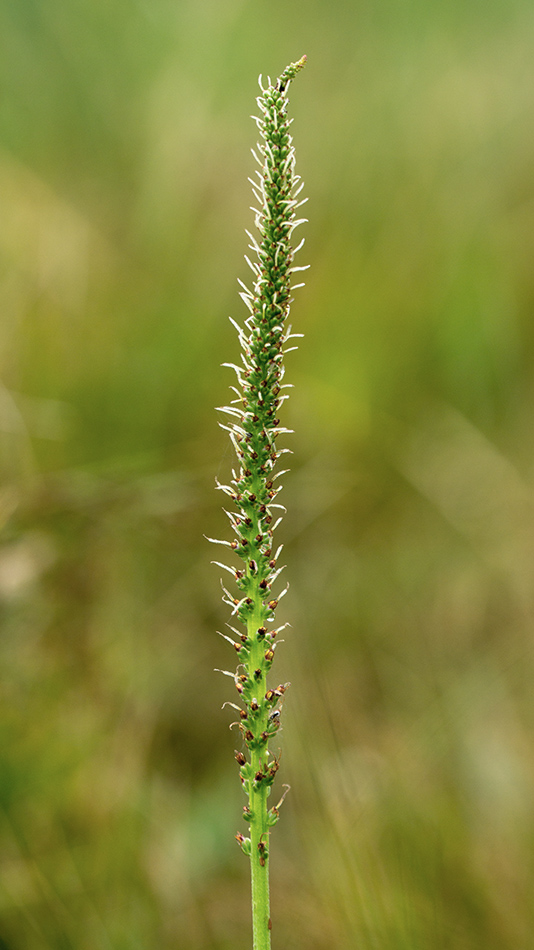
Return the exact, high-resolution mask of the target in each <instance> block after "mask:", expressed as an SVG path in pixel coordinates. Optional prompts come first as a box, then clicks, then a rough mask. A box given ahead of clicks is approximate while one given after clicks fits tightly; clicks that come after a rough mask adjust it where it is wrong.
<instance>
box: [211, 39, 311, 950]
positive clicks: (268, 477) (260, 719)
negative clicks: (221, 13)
mask: <svg viewBox="0 0 534 950" xmlns="http://www.w3.org/2000/svg"><path fill="white" fill-rule="evenodd" d="M305 63H306V57H305V56H303V57H302V59H300V60H299V61H298V62H296V63H291V64H290V65H289V66H288V67H287V68H286V69H285V70H284V72H283V73H282V74H281V76H280V77H279V78H278V79H277V80H276V82H275V83H272V82H271V80H270V79H268V84H267V86H265V87H264V85H263V84H262V77H261V76H260V78H259V86H260V89H261V93H262V94H261V95H260V96H259V97H258V99H257V103H258V108H259V118H258V117H256V116H253V117H252V118H253V120H254V122H255V123H256V125H257V127H258V131H259V139H260V140H259V142H258V144H257V146H256V148H255V149H252V155H253V157H254V160H255V161H256V162H257V164H258V166H259V171H256V173H255V175H256V178H250V179H249V181H250V183H251V185H252V192H253V195H254V199H255V201H256V206H255V207H253V208H252V211H253V214H254V217H255V223H256V227H257V229H258V232H259V234H258V235H257V236H256V237H255V236H254V235H253V234H251V233H250V232H249V231H247V232H246V234H247V236H248V238H249V241H250V243H249V248H250V250H251V251H252V255H253V260H251V259H249V257H247V256H246V255H245V260H246V263H247V265H248V267H249V268H250V270H251V271H252V274H253V281H254V283H253V287H252V290H249V288H248V287H247V285H246V284H245V283H243V281H242V280H239V285H240V288H241V291H240V297H241V299H242V300H243V302H244V303H245V305H246V307H247V308H248V311H249V315H248V317H247V318H246V319H245V320H244V321H243V326H242V327H241V326H239V325H238V324H236V322H235V321H234V320H232V323H233V325H234V327H235V328H236V330H237V333H238V338H239V343H240V346H241V350H242V353H241V360H242V364H243V365H242V366H237V365H236V364H235V363H223V366H228V367H230V368H231V369H233V370H234V371H235V374H236V377H237V379H236V381H235V382H236V385H235V386H232V387H231V390H232V392H233V393H234V394H235V396H236V397H237V398H235V399H233V400H232V404H231V406H228V407H222V411H223V412H225V413H226V424H223V423H220V424H221V426H222V428H224V429H227V431H228V432H229V435H230V439H231V442H232V445H233V447H234V449H235V452H236V456H237V461H238V469H237V471H233V472H232V480H231V482H230V485H228V486H222V485H220V484H219V483H217V487H218V488H219V489H221V490H223V491H224V492H225V493H226V494H228V495H229V496H230V497H231V498H232V501H233V503H234V505H235V509H236V510H235V511H233V512H230V511H227V512H226V514H227V515H228V517H229V519H230V524H231V527H232V530H233V532H234V540H233V541H231V542H226V544H227V545H228V546H229V547H230V548H231V549H232V551H233V552H234V553H235V554H236V555H237V557H239V558H240V559H241V561H242V562H243V566H242V568H240V569H236V568H233V567H228V566H227V565H224V564H222V563H221V562H217V561H216V562H214V563H216V564H217V565H218V566H219V567H221V568H223V569H224V570H226V571H228V572H229V573H230V574H232V575H234V577H235V586H236V588H237V592H236V594H237V596H236V595H234V594H232V593H231V592H230V591H228V590H227V589H226V588H225V587H224V586H223V595H224V596H223V600H224V602H225V603H226V604H227V605H228V606H229V607H230V610H231V614H232V616H233V617H235V618H236V621H235V622H236V623H240V624H241V625H242V627H243V632H239V630H238V629H236V627H230V629H231V630H232V632H233V633H234V634H235V635H236V637H237V640H233V639H232V638H231V637H229V636H227V635H226V634H221V636H223V637H224V638H225V639H226V640H228V641H229V643H230V644H231V645H232V646H233V648H234V649H235V650H236V651H237V653H238V655H239V659H240V663H239V666H238V668H237V670H236V673H235V674H230V673H228V671H226V670H223V671H222V672H223V673H225V675H227V676H233V679H234V682H235V686H236V689H237V692H238V693H239V696H240V699H241V701H242V703H243V707H244V708H240V721H239V722H237V723H233V724H232V725H237V726H238V728H239V730H240V731H241V734H242V736H243V740H244V743H245V745H246V746H247V749H248V761H247V758H246V757H245V755H244V753H236V758H237V760H238V762H239V764H240V766H241V768H240V779H241V782H242V785H243V788H244V790H245V792H246V793H247V795H248V805H247V806H245V810H246V817H247V821H249V822H250V839H245V838H244V837H243V835H241V834H238V835H236V838H237V840H238V842H239V844H240V845H241V848H242V849H243V851H244V852H245V853H246V854H248V855H250V860H251V868H252V894H253V927H254V947H255V948H261V950H267V948H268V947H270V934H269V933H268V930H267V929H266V928H267V921H268V920H269V913H268V907H269V890H268V865H269V860H268V858H269V846H268V841H269V828H270V826H271V825H273V824H274V823H275V821H276V820H277V819H278V808H279V805H280V804H281V803H282V801H283V798H284V796H285V793H284V796H282V799H281V801H280V802H279V805H277V806H276V807H275V808H274V809H271V811H270V812H268V810H267V795H268V794H269V792H270V786H271V785H272V783H273V781H274V777H275V774H276V772H277V770H278V759H275V760H274V762H269V751H268V745H269V740H270V739H271V738H272V737H273V736H274V735H276V733H277V731H278V730H279V728H280V715H281V708H278V706H277V708H276V709H273V705H274V703H275V700H276V701H277V700H278V699H279V698H280V697H281V696H282V694H283V692H284V691H285V689H286V688H287V686H288V685H289V684H286V686H279V687H278V688H277V689H276V690H273V689H269V688H268V685H267V674H268V672H269V671H270V669H271V665H272V663H273V660H274V657H275V643H274V639H275V637H276V635H277V633H278V632H279V631H280V630H282V629H284V626H286V625H284V626H282V627H278V628H277V629H273V621H274V615H275V611H276V608H277V606H278V603H279V601H280V600H281V598H282V597H283V596H284V594H285V593H286V590H287V587H286V588H285V590H282V591H281V593H279V594H277V593H276V592H275V591H273V590H272V586H273V584H275V583H276V581H277V579H278V577H279V575H280V574H281V572H282V570H283V566H278V565H277V559H278V557H279V555H280V553H281V550H282V548H281V547H278V550H277V551H276V553H275V555H274V557H273V533H274V531H275V530H276V528H277V527H278V525H279V523H280V521H281V520H282V518H281V516H280V517H278V518H277V519H274V515H273V510H274V509H279V510H280V511H281V512H284V511H285V509H284V508H283V507H282V506H281V505H278V504H276V503H275V498H276V496H277V494H278V492H279V491H280V489H281V486H280V485H277V486H276V487H275V486H274V481H275V479H276V478H279V477H280V475H283V474H284V472H283V471H280V472H275V470H274V469H275V467H276V464H277V461H278V459H279V458H280V456H281V455H283V454H284V453H287V452H289V449H286V448H282V449H279V448H278V446H277V445H276V442H277V440H278V437H279V436H280V435H285V434H287V433H288V432H290V431H291V430H289V429H287V428H285V427H284V426H281V425H280V419H279V415H280V407H281V406H282V405H283V403H284V401H285V400H286V399H287V398H288V395H287V394H283V393H282V390H283V389H284V388H287V384H282V380H283V378H284V372H285V370H284V365H283V360H284V355H285V353H287V352H289V351H290V350H291V349H294V347H289V348H287V347H286V344H287V342H288V340H290V339H292V338H293V337H295V336H300V334H293V333H292V332H291V327H290V326H288V322H287V321H288V316H289V309H290V304H291V302H292V296H291V294H292V291H293V290H295V289H296V288H297V287H298V286H302V285H301V284H292V283H291V281H292V279H293V275H294V274H295V273H297V272H300V271H303V270H306V267H305V266H302V267H300V266H299V267H297V266H295V264H294V256H295V253H296V250H298V249H300V248H301V247H302V246H303V244H304V240H301V241H300V244H299V245H298V248H297V249H293V248H292V245H291V239H292V234H293V232H294V230H295V229H296V228H297V227H299V225H300V224H303V223H304V221H305V220H306V219H305V218H297V216H296V211H297V209H298V208H299V207H300V206H301V205H302V204H303V203H304V200H305V199H300V200H298V201H297V200H296V199H297V197H298V196H299V195H300V193H301V190H302V183H301V181H300V178H299V176H298V175H296V174H295V152H294V148H293V141H292V138H291V135H290V132H289V126H290V120H289V119H288V117H287V108H288V98H287V93H288V89H289V85H290V83H291V81H292V80H293V79H294V78H295V76H296V74H297V73H298V72H299V71H300V70H301V69H302V68H303V66H304V65H305ZM254 258H255V259H254ZM273 521H274V523H273ZM210 540H211V539H210ZM223 543H224V542H223ZM277 642H280V641H277ZM241 661H242V662H241ZM241 671H242V672H241ZM230 705H231V706H233V705H234V704H232V703H230ZM234 708H235V707H234ZM238 708H239V707H238Z"/></svg>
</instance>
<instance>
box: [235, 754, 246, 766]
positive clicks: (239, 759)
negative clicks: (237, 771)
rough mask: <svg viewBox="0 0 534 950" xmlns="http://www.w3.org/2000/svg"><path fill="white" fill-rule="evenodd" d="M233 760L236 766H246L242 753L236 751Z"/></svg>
mask: <svg viewBox="0 0 534 950" xmlns="http://www.w3.org/2000/svg"><path fill="white" fill-rule="evenodd" d="M235 760H236V762H237V764H238V765H246V763H247V760H246V758H245V756H244V755H243V753H242V752H237V751H236V754H235Z"/></svg>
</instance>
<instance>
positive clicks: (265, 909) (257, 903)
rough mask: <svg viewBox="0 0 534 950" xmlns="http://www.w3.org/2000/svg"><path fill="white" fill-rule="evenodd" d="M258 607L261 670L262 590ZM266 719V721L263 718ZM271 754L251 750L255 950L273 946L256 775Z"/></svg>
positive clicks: (262, 789) (262, 798)
mask: <svg viewBox="0 0 534 950" xmlns="http://www.w3.org/2000/svg"><path fill="white" fill-rule="evenodd" d="M255 594H256V596H255V598H254V597H253V599H255V601H256V609H255V611H254V615H253V616H252V617H251V619H250V620H249V622H248V624H247V629H248V636H249V639H250V640H251V642H252V643H253V646H252V649H251V655H250V667H251V669H261V667H262V661H263V652H264V648H262V645H261V643H258V641H257V639H256V636H255V634H256V630H257V629H258V627H260V626H261V624H262V622H263V621H262V617H263V613H264V610H263V604H262V598H261V593H260V591H259V589H257V590H256V592H255ZM266 688H267V683H266V678H265V676H264V674H263V672H262V675H261V676H260V677H259V678H258V682H257V691H258V694H259V695H260V696H263V695H264V693H265V691H266ZM261 720H263V721H261ZM261 720H260V721H259V722H258V732H259V733H261V732H263V731H264V729H266V728H267V722H268V714H267V713H266V712H264V713H263V714H262V715H261ZM268 757H269V753H268V748H267V744H265V746H264V747H263V748H256V749H253V750H251V754H250V764H251V766H252V769H251V773H252V775H251V778H250V779H249V782H248V798H249V808H250V812H251V815H252V817H251V820H250V844H251V851H250V875H251V883H252V935H253V950H270V948H271V918H270V897H269V831H268V824H267V797H268V795H269V792H270V787H268V786H267V785H266V784H265V783H264V782H261V783H260V784H259V785H258V784H257V783H256V782H255V780H254V776H255V775H257V774H258V773H260V772H263V768H264V765H265V764H266V763H267V761H268Z"/></svg>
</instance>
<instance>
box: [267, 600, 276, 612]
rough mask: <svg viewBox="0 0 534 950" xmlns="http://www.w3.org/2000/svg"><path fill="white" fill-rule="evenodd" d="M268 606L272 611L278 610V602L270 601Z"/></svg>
mask: <svg viewBox="0 0 534 950" xmlns="http://www.w3.org/2000/svg"><path fill="white" fill-rule="evenodd" d="M267 606H268V607H269V609H270V610H276V608H277V607H278V601H277V600H270V601H269V603H268V605H267Z"/></svg>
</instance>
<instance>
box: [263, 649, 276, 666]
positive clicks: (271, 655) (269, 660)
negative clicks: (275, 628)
mask: <svg viewBox="0 0 534 950" xmlns="http://www.w3.org/2000/svg"><path fill="white" fill-rule="evenodd" d="M273 658H274V650H267V652H266V654H265V659H266V660H267V663H272V661H273Z"/></svg>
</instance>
